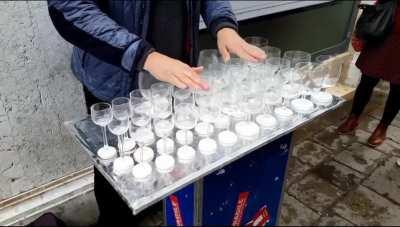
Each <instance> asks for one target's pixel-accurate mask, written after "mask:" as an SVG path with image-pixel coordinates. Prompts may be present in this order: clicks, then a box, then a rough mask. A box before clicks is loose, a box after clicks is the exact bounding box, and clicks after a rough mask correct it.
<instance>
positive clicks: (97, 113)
mask: <svg viewBox="0 0 400 227" xmlns="http://www.w3.org/2000/svg"><path fill="white" fill-rule="evenodd" d="M90 112H91V117H92V121H93V123H95V124H96V125H98V126H100V127H102V131H103V142H104V145H103V147H101V148H100V149H99V150H97V155H98V156H99V157H100V158H101V159H111V158H113V157H115V155H116V149H115V148H114V147H111V146H109V145H108V140H107V129H106V127H107V125H108V124H109V123H110V122H111V121H112V119H113V114H112V109H111V105H110V104H108V103H104V102H102V103H96V104H93V105H92V106H91V107H90Z"/></svg>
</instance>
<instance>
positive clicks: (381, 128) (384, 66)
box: [338, 1, 400, 147]
mask: <svg viewBox="0 0 400 227" xmlns="http://www.w3.org/2000/svg"><path fill="white" fill-rule="evenodd" d="M399 2H400V1H398V4H397V9H396V16H395V25H394V28H393V30H392V32H391V34H390V35H389V36H388V37H387V38H386V39H385V40H384V41H383V42H382V43H380V44H377V45H368V44H367V43H365V42H364V41H363V40H361V39H359V38H357V37H353V40H352V44H353V47H354V49H355V50H356V51H361V53H360V56H359V58H358V60H357V63H356V65H357V67H358V68H359V69H360V70H361V72H362V74H363V75H362V77H361V81H360V84H359V85H358V87H357V90H356V93H355V96H354V101H353V108H352V110H351V112H350V115H349V117H348V118H347V120H346V121H345V122H344V123H343V124H342V125H340V126H339V128H338V132H339V133H341V134H350V133H353V132H354V130H355V129H356V128H357V126H358V124H359V121H360V116H361V114H362V112H363V110H364V108H365V106H366V105H367V104H368V102H369V100H370V98H371V95H372V92H373V90H374V87H375V86H376V85H377V84H378V82H379V81H380V80H381V79H383V80H385V81H388V82H389V83H390V92H389V96H388V98H387V101H386V105H385V109H384V111H383V116H382V119H381V121H380V123H379V125H378V126H377V127H376V129H375V130H374V132H373V133H372V135H371V136H370V137H369V139H368V144H369V145H370V146H372V147H376V146H378V145H380V144H382V143H383V142H384V141H385V139H386V131H387V129H388V127H389V125H390V124H391V123H392V121H393V120H394V118H395V117H396V115H397V113H398V112H399V110H400V60H399V59H400V6H399V5H400V4H399Z"/></svg>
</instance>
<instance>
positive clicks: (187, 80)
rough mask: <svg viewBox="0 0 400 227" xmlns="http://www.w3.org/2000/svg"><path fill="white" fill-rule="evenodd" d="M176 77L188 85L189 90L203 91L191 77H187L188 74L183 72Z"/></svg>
mask: <svg viewBox="0 0 400 227" xmlns="http://www.w3.org/2000/svg"><path fill="white" fill-rule="evenodd" d="M176 77H177V78H178V79H179V80H180V81H182V82H183V83H184V84H186V86H188V87H189V88H193V89H201V87H200V85H198V84H197V83H195V82H194V81H193V80H191V79H190V77H189V76H188V75H187V73H186V72H182V73H179V74H177V75H176Z"/></svg>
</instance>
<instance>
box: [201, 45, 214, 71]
mask: <svg viewBox="0 0 400 227" xmlns="http://www.w3.org/2000/svg"><path fill="white" fill-rule="evenodd" d="M217 62H219V53H218V50H216V49H204V50H201V51H200V54H199V61H198V64H197V65H198V66H203V67H204V69H205V70H208V69H209V68H210V66H211V65H212V64H213V63H217Z"/></svg>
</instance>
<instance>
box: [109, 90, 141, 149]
mask: <svg viewBox="0 0 400 227" xmlns="http://www.w3.org/2000/svg"><path fill="white" fill-rule="evenodd" d="M111 104H112V109H113V113H114V117H115V118H116V119H118V120H125V118H128V122H129V118H130V117H131V107H130V100H129V98H126V97H119V98H115V99H113V100H112V101H111ZM129 128H131V125H130V124H129ZM121 142H122V143H123V148H124V150H123V151H124V152H129V151H131V150H132V149H133V148H135V146H136V142H135V140H134V139H133V135H131V130H129V129H128V131H127V133H125V134H124V137H123V138H122V141H121Z"/></svg>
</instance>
